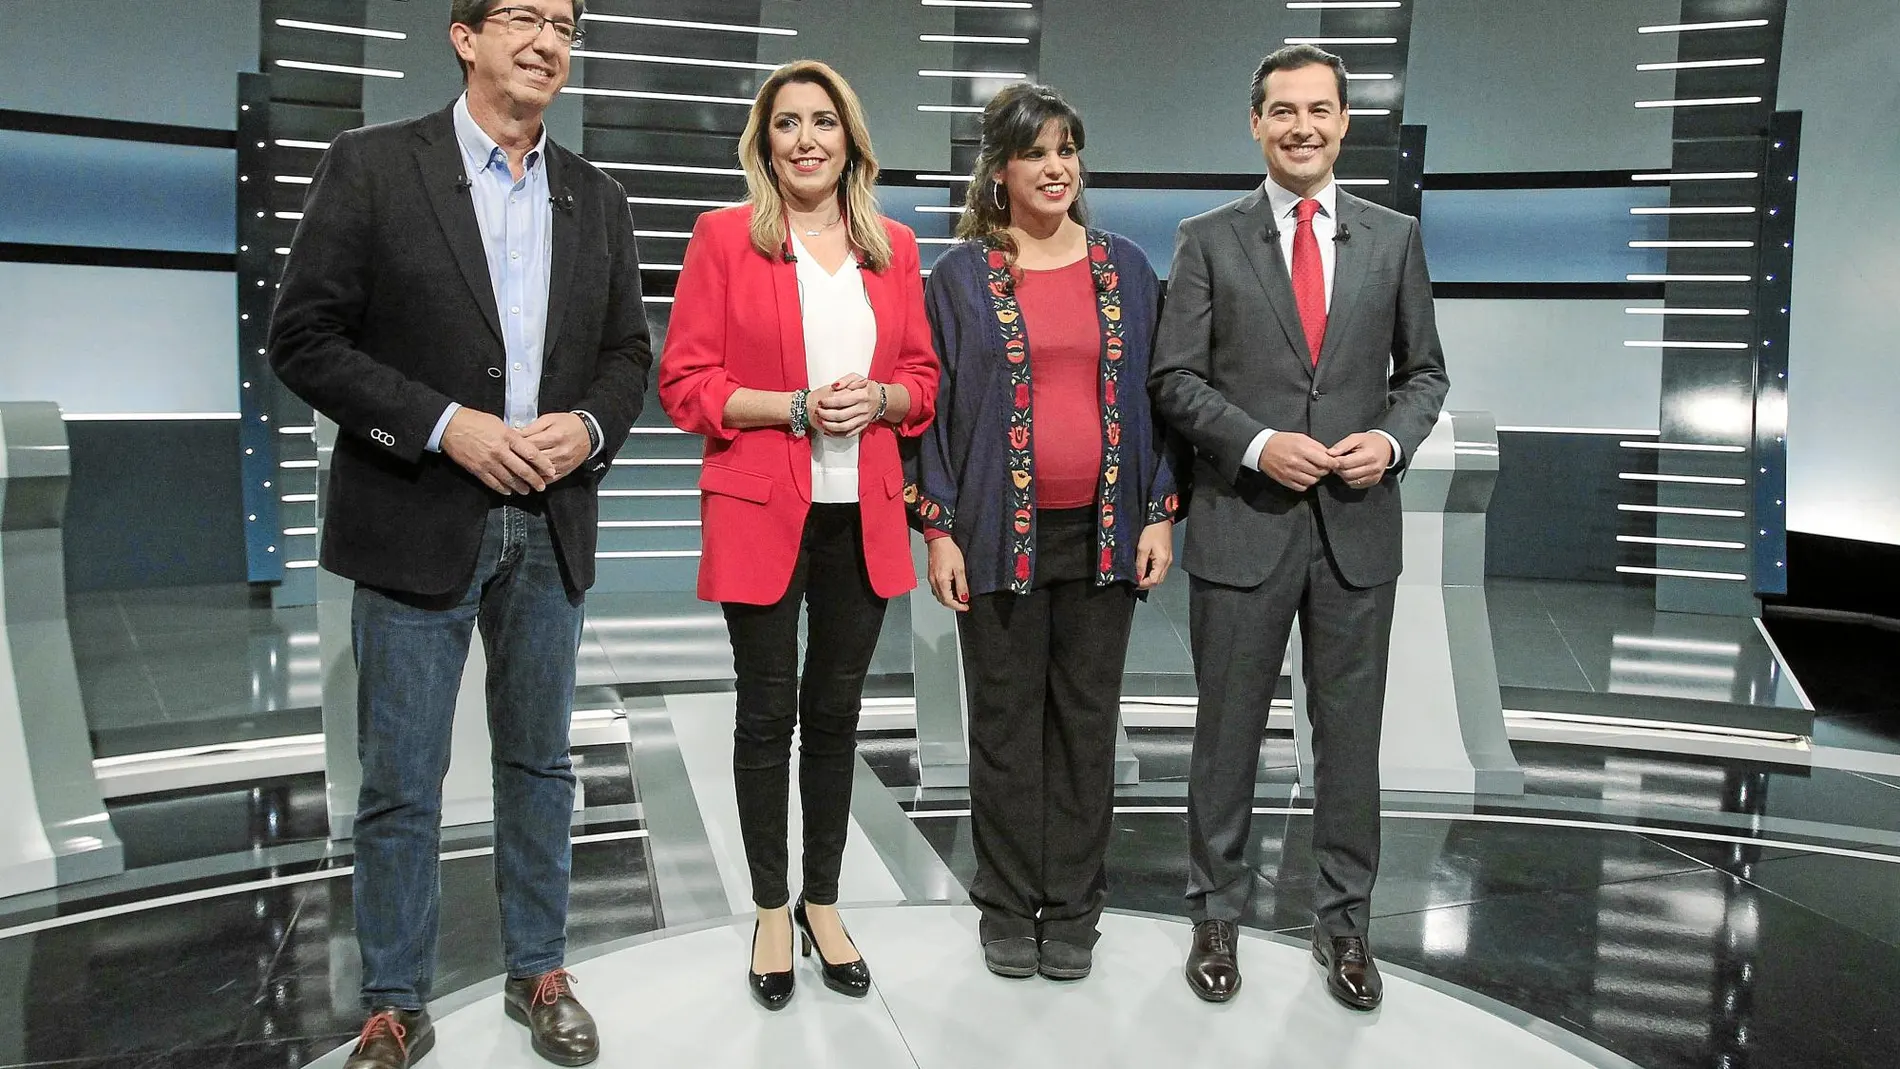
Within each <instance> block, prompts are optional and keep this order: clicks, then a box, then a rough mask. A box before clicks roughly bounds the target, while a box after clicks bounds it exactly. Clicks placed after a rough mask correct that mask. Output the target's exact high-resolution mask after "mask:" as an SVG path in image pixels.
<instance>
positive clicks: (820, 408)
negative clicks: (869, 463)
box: [805, 371, 881, 438]
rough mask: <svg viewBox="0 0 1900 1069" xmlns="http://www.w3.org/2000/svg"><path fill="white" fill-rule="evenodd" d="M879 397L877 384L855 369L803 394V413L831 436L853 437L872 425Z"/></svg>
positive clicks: (814, 425) (816, 426) (819, 428)
mask: <svg viewBox="0 0 1900 1069" xmlns="http://www.w3.org/2000/svg"><path fill="white" fill-rule="evenodd" d="M880 400H881V389H880V387H879V386H878V384H877V383H875V382H872V381H871V380H870V379H867V378H865V377H864V376H863V375H860V374H858V373H857V372H855V371H854V372H851V373H849V374H847V375H845V377H843V378H841V379H839V380H838V381H836V382H833V383H831V384H830V385H828V386H820V387H818V388H816V389H814V390H812V391H811V392H810V393H808V394H806V395H805V413H806V415H807V416H808V417H809V418H810V420H811V425H812V427H813V428H815V429H817V430H819V431H821V432H823V433H825V434H828V435H830V436H831V437H833V438H854V437H856V436H857V435H859V434H862V433H864V428H866V427H869V426H870V425H871V420H872V418H873V417H874V416H876V415H877V406H878V402H879V401H880Z"/></svg>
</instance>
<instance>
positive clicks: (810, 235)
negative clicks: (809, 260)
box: [798, 214, 844, 238]
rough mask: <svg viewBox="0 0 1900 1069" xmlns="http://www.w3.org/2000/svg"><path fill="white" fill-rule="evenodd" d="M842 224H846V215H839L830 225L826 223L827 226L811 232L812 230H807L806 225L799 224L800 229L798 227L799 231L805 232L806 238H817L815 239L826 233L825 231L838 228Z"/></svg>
mask: <svg viewBox="0 0 1900 1069" xmlns="http://www.w3.org/2000/svg"><path fill="white" fill-rule="evenodd" d="M842 222H844V215H843V214H840V215H838V217H837V218H835V219H833V220H832V221H831V222H829V223H826V224H825V225H824V226H821V227H819V228H818V229H816V230H811V229H808V228H806V227H805V225H804V224H803V223H801V224H799V227H798V228H799V229H800V230H801V231H804V234H805V236H806V237H808V238H815V237H817V236H819V235H820V234H823V233H824V232H825V231H827V230H830V229H831V228H832V227H834V226H837V225H838V224H839V223H842Z"/></svg>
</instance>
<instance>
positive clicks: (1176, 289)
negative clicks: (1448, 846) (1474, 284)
mask: <svg viewBox="0 0 1900 1069" xmlns="http://www.w3.org/2000/svg"><path fill="white" fill-rule="evenodd" d="M1252 97H1253V99H1252V114H1251V120H1250V121H1251V127H1252V130H1253V136H1254V139H1255V140H1256V141H1259V142H1260V145H1261V149H1262V151H1263V153H1264V154H1265V156H1266V161H1267V172H1268V180H1267V181H1266V183H1264V184H1263V185H1262V187H1261V188H1260V189H1258V190H1256V191H1254V192H1252V193H1249V194H1248V195H1247V196H1245V197H1242V198H1241V199H1239V200H1237V201H1234V202H1233V203H1231V204H1228V205H1225V206H1223V207H1220V208H1216V209H1215V210H1213V211H1211V212H1208V213H1207V214H1205V215H1200V216H1196V217H1195V218H1193V219H1189V220H1187V221H1185V222H1183V223H1182V224H1181V228H1180V232H1179V234H1178V235H1177V236H1176V240H1175V253H1174V268H1173V271H1172V274H1171V277H1170V278H1169V281H1168V298H1167V307H1166V309H1165V310H1164V312H1163V314H1162V318H1161V328H1160V338H1159V341H1158V342H1157V344H1156V346H1155V357H1154V368H1153V372H1152V374H1151V375H1150V376H1149V387H1150V389H1151V390H1152V391H1153V393H1154V401H1155V410H1156V412H1158V413H1159V414H1160V417H1161V418H1162V419H1163V420H1164V421H1166V422H1167V423H1168V424H1169V425H1171V426H1172V427H1173V428H1174V430H1175V431H1177V432H1178V433H1179V434H1180V435H1182V437H1184V438H1185V439H1186V440H1187V441H1188V443H1189V444H1191V445H1192V446H1193V448H1194V452H1195V462H1194V506H1193V518H1192V519H1191V520H1190V521H1189V522H1188V524H1187V544H1186V546H1185V552H1184V554H1183V565H1184V567H1185V568H1186V569H1187V571H1188V573H1189V575H1190V576H1191V583H1192V586H1191V588H1190V594H1189V598H1190V601H1189V604H1190V610H1189V617H1190V632H1191V641H1192V645H1193V649H1194V669H1195V681H1196V685H1197V687H1198V689H1199V692H1200V714H1199V718H1198V720H1197V722H1196V725H1195V733H1194V755H1193V759H1192V765H1191V766H1190V771H1189V778H1188V848H1189V852H1190V857H1189V877H1188V892H1187V900H1188V911H1189V914H1190V916H1191V917H1192V918H1193V920H1194V921H1195V925H1194V940H1193V947H1192V949H1191V950H1190V952H1189V955H1188V959H1187V965H1186V974H1187V980H1188V985H1189V986H1190V987H1191V988H1193V990H1194V993H1195V994H1196V995H1199V996H1200V997H1201V998H1203V999H1206V1000H1208V1001H1210V1002H1224V1001H1226V1000H1227V999H1229V998H1232V997H1233V995H1234V993H1235V992H1236V991H1238V990H1239V989H1240V967H1239V961H1238V958H1237V955H1236V946H1237V936H1238V934H1239V933H1238V927H1237V926H1238V922H1239V920H1240V918H1241V916H1242V915H1243V914H1244V912H1245V910H1246V908H1247V903H1248V899H1249V896H1250V893H1251V891H1252V868H1251V866H1250V865H1249V864H1248V861H1247V857H1246V853H1247V847H1248V844H1249V842H1250V841H1251V835H1250V825H1251V823H1252V808H1253V803H1254V783H1255V779H1256V771H1257V768H1258V765H1259V758H1260V741H1261V736H1262V734H1263V732H1264V731H1265V729H1266V722H1267V711H1268V702H1269V700H1270V699H1271V698H1272V696H1273V691H1274V686H1275V684H1276V682H1277V681H1278V679H1279V675H1280V665H1281V663H1282V661H1283V659H1284V657H1285V655H1286V644H1287V638H1288V636H1289V634H1290V632H1291V629H1292V625H1293V619H1294V615H1295V614H1296V613H1297V614H1298V616H1299V620H1300V633H1301V636H1302V639H1303V642H1304V658H1305V676H1306V687H1307V707H1308V711H1309V714H1310V716H1311V719H1312V725H1313V757H1314V762H1315V769H1314V788H1315V791H1314V803H1313V804H1314V814H1313V853H1314V855H1315V857H1316V859H1317V861H1318V863H1319V871H1320V880H1319V884H1318V887H1317V889H1316V891H1315V897H1314V911H1315V924H1314V929H1313V956H1314V959H1315V960H1316V961H1317V962H1318V963H1319V964H1320V966H1321V967H1322V968H1323V969H1324V970H1325V972H1326V982H1327V989H1328V990H1329V991H1330V992H1331V993H1332V994H1333V996H1334V997H1335V998H1336V999H1338V1000H1339V1001H1340V1002H1342V1003H1343V1004H1345V1005H1347V1006H1349V1007H1351V1008H1354V1009H1359V1010H1370V1009H1373V1008H1375V1007H1377V1006H1378V1004H1379V1000H1380V998H1381V995H1382V985H1381V983H1380V980H1379V974H1378V970H1377V968H1376V966H1375V965H1374V963H1373V960H1372V955H1371V952H1370V950H1369V949H1368V947H1367V944H1366V931H1367V924H1368V920H1369V905H1370V900H1371V894H1372V882H1373V876H1374V873H1375V871H1376V868H1377V864H1378V856H1379V733H1380V726H1381V717H1382V713H1383V709H1384V703H1385V677H1386V651H1387V647H1388V645H1389V638H1390V635H1391V630H1392V604H1393V593H1394V586H1395V581H1396V580H1397V578H1398V574H1399V568H1400V563H1401V554H1400V545H1399V540H1400V535H1401V530H1402V528H1401V523H1402V517H1401V514H1400V509H1399V486H1398V475H1399V472H1400V471H1401V466H1402V463H1403V461H1404V458H1406V457H1409V456H1411V455H1412V454H1413V452H1415V451H1416V450H1417V449H1418V446H1419V444H1420V443H1421V442H1423V441H1424V439H1425V436H1426V435H1427V434H1428V433H1429V432H1430V431H1431V428H1432V425H1433V424H1434V423H1435V422H1436V421H1437V418H1438V409H1439V406H1440V404H1442V403H1443V401H1444V397H1445V391H1446V387H1447V385H1448V383H1447V379H1446V377H1445V364H1444V354H1443V352H1442V351H1441V349H1440V347H1439V343H1438V330H1437V326H1436V325H1435V323H1434V321H1433V314H1432V285H1431V279H1430V277H1429V276H1428V275H1427V274H1426V271H1425V254H1424V247H1423V245H1422V244H1421V242H1420V240H1419V230H1418V221H1417V220H1415V219H1413V218H1411V217H1410V216H1406V215H1401V214H1399V213H1397V212H1394V211H1390V210H1388V209H1385V208H1381V207H1379V206H1377V205H1375V204H1371V203H1369V202H1367V201H1364V200H1361V199H1359V198H1358V197H1355V196H1353V195H1351V194H1350V193H1346V192H1344V191H1343V190H1341V189H1340V188H1339V187H1338V185H1337V183H1335V182H1334V180H1333V162H1334V161H1335V160H1336V159H1337V158H1338V156H1339V146H1340V139H1341V138H1343V137H1344V136H1345V133H1346V125H1347V112H1346V71H1345V67H1344V65H1343V64H1342V63H1341V62H1340V60H1339V57H1337V56H1334V55H1332V54H1330V53H1327V52H1324V51H1322V50H1320V49H1318V48H1314V47H1313V46H1311V45H1293V46H1289V47H1287V48H1283V49H1280V50H1279V51H1277V52H1274V53H1273V54H1271V55H1269V56H1267V57H1266V58H1265V59H1264V60H1262V61H1261V63H1260V66H1259V69H1258V70H1257V71H1256V72H1255V74H1254V78H1253V94H1252Z"/></svg>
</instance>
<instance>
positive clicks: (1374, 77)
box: [1346, 73, 1398, 82]
mask: <svg viewBox="0 0 1900 1069" xmlns="http://www.w3.org/2000/svg"><path fill="white" fill-rule="evenodd" d="M1396 77H1398V75H1396V74H1351V73H1348V74H1347V75H1346V80H1347V81H1349V82H1389V81H1391V80H1392V79H1394V78H1396Z"/></svg>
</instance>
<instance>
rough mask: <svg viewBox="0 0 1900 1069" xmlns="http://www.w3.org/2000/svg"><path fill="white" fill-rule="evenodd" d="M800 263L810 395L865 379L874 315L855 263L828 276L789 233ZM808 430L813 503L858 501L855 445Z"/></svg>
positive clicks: (872, 345)
mask: <svg viewBox="0 0 1900 1069" xmlns="http://www.w3.org/2000/svg"><path fill="white" fill-rule="evenodd" d="M791 240H792V245H793V248H794V252H795V254H796V256H797V258H798V264H797V268H798V307H799V313H800V318H801V319H803V320H804V326H805V370H806V374H807V376H808V381H809V383H810V385H811V388H812V389H814V390H815V389H818V388H820V387H824V386H829V385H831V384H832V383H834V382H836V381H838V380H839V379H841V378H843V377H845V376H846V375H847V374H851V373H856V374H859V375H865V376H868V375H870V373H871V354H872V353H873V351H875V350H876V348H877V315H876V313H875V312H873V311H872V310H871V299H870V297H869V295H867V294H866V293H865V292H864V278H863V276H862V275H861V274H860V273H859V270H858V258H857V257H856V256H855V255H853V256H848V257H846V258H845V261H844V266H843V267H840V268H838V273H837V274H835V275H833V274H827V273H826V271H825V269H824V268H823V267H821V266H819V264H818V257H816V256H813V255H812V254H811V253H810V252H809V251H807V250H806V248H805V244H804V242H801V241H799V240H798V233H797V231H796V230H793V231H792V232H791ZM812 415H813V418H812V427H811V499H812V500H813V501H819V502H826V503H832V504H842V503H849V502H855V501H857V499H858V440H857V439H856V438H834V437H832V436H830V435H828V434H825V433H824V432H822V431H820V430H819V429H818V420H817V413H813V414H812Z"/></svg>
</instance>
